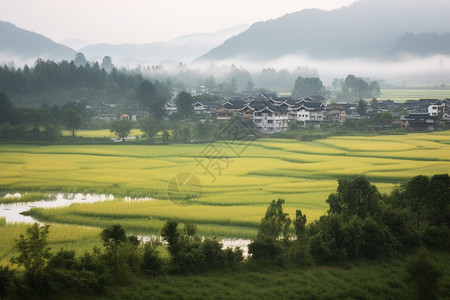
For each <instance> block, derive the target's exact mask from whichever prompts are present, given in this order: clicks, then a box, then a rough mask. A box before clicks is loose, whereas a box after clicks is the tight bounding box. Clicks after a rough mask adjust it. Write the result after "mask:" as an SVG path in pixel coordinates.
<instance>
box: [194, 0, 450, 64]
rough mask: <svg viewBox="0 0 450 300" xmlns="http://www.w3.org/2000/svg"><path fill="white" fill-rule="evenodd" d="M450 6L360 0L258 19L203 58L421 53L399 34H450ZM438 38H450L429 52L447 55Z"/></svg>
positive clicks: (438, 1)
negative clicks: (325, 8)
mask: <svg viewBox="0 0 450 300" xmlns="http://www.w3.org/2000/svg"><path fill="white" fill-rule="evenodd" d="M449 9H450V5H449V3H448V1H445V0H430V1H426V2H425V1H414V2H411V1H406V0H395V1H388V0H361V1H358V2H355V3H354V4H352V5H350V6H347V7H343V8H340V9H337V10H333V11H324V10H318V9H309V10H303V11H299V12H295V13H292V14H288V15H285V16H283V17H280V18H278V19H275V20H269V21H266V22H258V23H255V24H253V25H252V26H251V27H250V28H249V29H248V30H246V31H245V32H243V33H241V34H239V35H238V36H235V37H233V38H230V39H228V40H227V41H225V43H223V44H222V45H220V46H219V47H216V48H215V49H213V50H211V51H210V52H208V53H206V54H205V55H203V56H202V57H201V58H200V59H201V60H223V59H228V58H232V57H245V58H247V59H253V60H268V59H276V58H279V57H282V56H286V55H292V54H297V55H306V56H309V57H311V58H319V59H338V58H349V57H360V58H390V57H393V56H394V55H395V54H396V53H398V52H400V51H401V52H405V51H410V52H412V53H413V54H419V55H420V54H422V53H421V52H420V51H414V50H415V48H413V49H404V47H403V45H404V43H402V40H401V38H402V37H404V35H405V34H406V33H413V34H422V33H429V32H433V33H434V32H435V33H436V34H443V33H446V32H448V31H449V30H450V19H449V18H448V11H449ZM440 38H441V39H442V40H445V41H446V42H440V44H441V45H442V46H439V47H431V49H432V52H429V51H427V54H445V53H448V49H446V47H445V45H446V44H447V43H448V39H449V35H441V36H440ZM399 39H400V41H399ZM437 44H439V43H437ZM398 47H399V48H398Z"/></svg>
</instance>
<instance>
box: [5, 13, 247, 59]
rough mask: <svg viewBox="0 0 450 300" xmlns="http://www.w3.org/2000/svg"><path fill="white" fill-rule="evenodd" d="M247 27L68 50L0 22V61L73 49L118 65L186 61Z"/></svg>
mask: <svg viewBox="0 0 450 300" xmlns="http://www.w3.org/2000/svg"><path fill="white" fill-rule="evenodd" d="M248 27H249V25H237V26H233V27H231V28H227V29H224V30H220V31H217V32H213V33H199V34H192V35H188V36H182V37H179V38H177V39H174V40H171V41H169V42H166V43H149V44H120V45H111V44H93V45H86V42H84V41H82V40H77V39H71V40H65V41H63V42H62V43H64V44H66V45H68V46H72V47H73V49H72V48H70V47H68V46H65V45H62V44H58V43H56V42H54V41H52V40H50V39H49V38H47V37H45V36H43V35H40V34H37V33H34V32H31V31H27V30H24V29H21V28H18V27H16V26H15V25H13V24H11V23H7V22H2V21H0V40H2V41H7V42H5V43H1V44H0V63H9V62H11V61H14V62H15V63H16V64H17V65H22V64H25V63H28V64H33V63H34V61H35V60H36V59H38V58H42V59H53V60H62V59H66V60H72V59H73V58H74V57H75V54H76V53H77V52H82V53H83V54H84V55H85V56H86V57H87V59H88V60H91V61H101V60H102V58H103V57H104V56H106V55H108V56H111V57H112V58H113V61H114V63H115V64H116V65H118V66H120V65H127V64H131V65H137V64H159V63H168V62H174V63H178V62H180V61H182V62H184V63H186V62H190V61H192V60H193V59H195V58H197V57H198V56H200V55H202V54H203V53H205V52H207V51H209V50H210V49H212V48H214V47H216V46H218V45H220V44H221V43H223V42H224V41H225V40H227V39H228V38H230V37H232V36H234V35H236V34H239V33H240V32H242V31H245V30H246V29H247V28H248ZM74 49H77V51H75V50H74Z"/></svg>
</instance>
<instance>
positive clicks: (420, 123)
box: [400, 113, 439, 132]
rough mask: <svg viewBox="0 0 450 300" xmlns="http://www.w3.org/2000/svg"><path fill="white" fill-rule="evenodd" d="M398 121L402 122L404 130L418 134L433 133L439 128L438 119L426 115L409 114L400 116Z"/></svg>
mask: <svg viewBox="0 0 450 300" xmlns="http://www.w3.org/2000/svg"><path fill="white" fill-rule="evenodd" d="M400 120H402V121H404V124H405V127H406V128H410V129H412V130H414V131H420V132H426V131H434V130H436V129H437V128H438V126H439V120H438V118H437V117H436V116H430V115H429V114H428V113H410V114H409V115H407V116H402V117H401V118H400Z"/></svg>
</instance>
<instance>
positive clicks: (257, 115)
mask: <svg viewBox="0 0 450 300" xmlns="http://www.w3.org/2000/svg"><path fill="white" fill-rule="evenodd" d="M253 123H254V124H255V127H256V128H257V129H258V130H260V131H262V132H266V133H275V132H283V131H286V130H288V124H289V113H288V112H287V111H285V110H283V109H279V108H278V107H276V106H265V107H264V108H262V109H259V110H256V109H255V110H254V111H253Z"/></svg>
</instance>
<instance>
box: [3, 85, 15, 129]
mask: <svg viewBox="0 0 450 300" xmlns="http://www.w3.org/2000/svg"><path fill="white" fill-rule="evenodd" d="M13 120H14V107H13V104H12V103H11V101H10V100H9V98H8V96H7V95H6V94H5V93H4V92H3V91H0V124H2V123H4V122H10V123H11V122H12V121H13Z"/></svg>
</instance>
